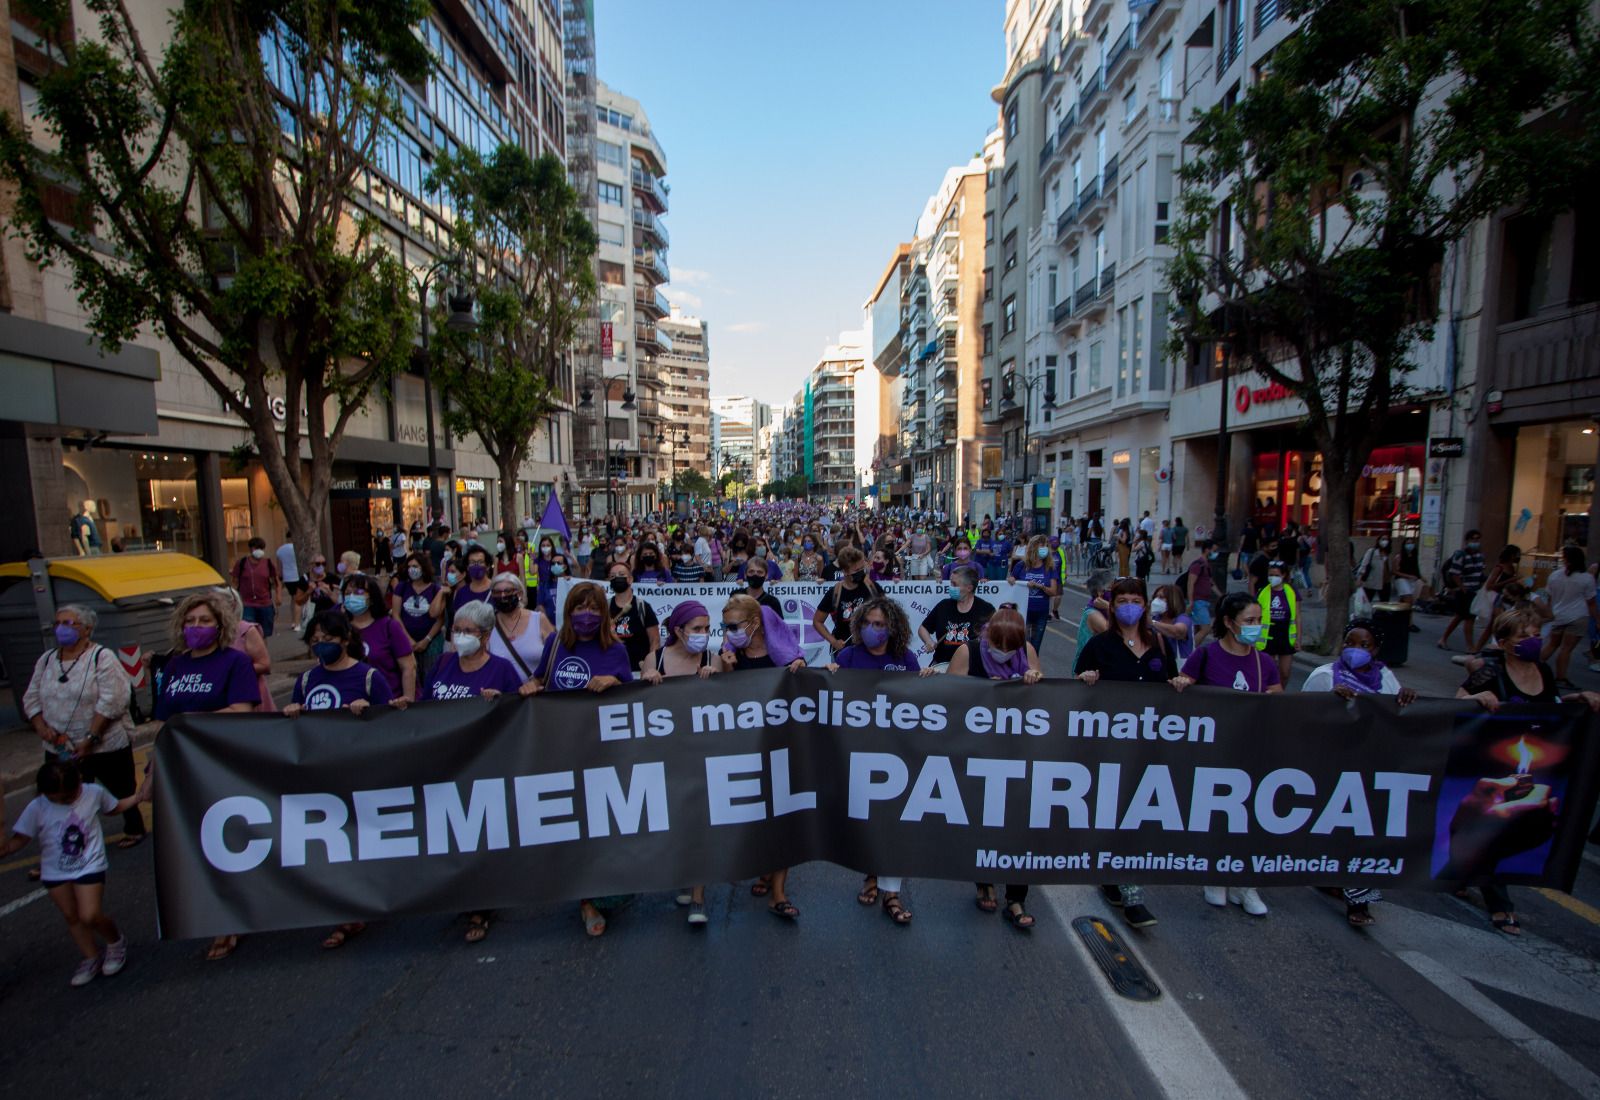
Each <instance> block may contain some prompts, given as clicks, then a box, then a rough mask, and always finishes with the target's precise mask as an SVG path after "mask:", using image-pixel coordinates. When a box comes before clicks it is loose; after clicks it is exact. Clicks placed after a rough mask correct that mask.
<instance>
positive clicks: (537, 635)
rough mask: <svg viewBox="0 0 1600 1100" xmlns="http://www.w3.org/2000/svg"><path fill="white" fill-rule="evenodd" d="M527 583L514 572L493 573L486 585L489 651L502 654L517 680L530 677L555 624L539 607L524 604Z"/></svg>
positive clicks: (496, 654) (542, 654)
mask: <svg viewBox="0 0 1600 1100" xmlns="http://www.w3.org/2000/svg"><path fill="white" fill-rule="evenodd" d="M527 591H528V589H527V587H526V586H525V585H524V584H523V583H522V578H521V577H520V576H519V575H518V574H516V573H500V574H498V575H496V577H495V578H494V581H493V582H492V585H491V587H490V589H489V606H490V607H492V608H493V609H494V629H493V630H492V631H490V633H489V638H488V648H489V652H490V653H492V654H494V655H495V656H496V657H504V658H505V659H506V660H507V661H510V662H511V664H512V666H513V667H514V668H516V670H517V679H518V681H519V682H522V683H526V682H527V681H528V680H531V679H533V670H534V669H536V668H538V667H539V658H541V657H543V656H544V647H545V644H546V642H548V641H549V638H550V635H552V634H554V633H555V630H556V628H555V624H554V623H552V622H551V621H550V620H549V619H548V618H547V617H546V616H545V613H544V611H543V609H542V608H539V607H532V608H529V607H524V606H523V601H524V600H525V599H527Z"/></svg>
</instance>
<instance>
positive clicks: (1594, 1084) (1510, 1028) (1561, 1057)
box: [1395, 951, 1600, 1097]
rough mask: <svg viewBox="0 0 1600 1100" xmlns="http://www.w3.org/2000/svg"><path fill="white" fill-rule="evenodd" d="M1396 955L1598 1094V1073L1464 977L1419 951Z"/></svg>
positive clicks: (1578, 1086) (1564, 1076)
mask: <svg viewBox="0 0 1600 1100" xmlns="http://www.w3.org/2000/svg"><path fill="white" fill-rule="evenodd" d="M1395 957H1396V958H1398V959H1400V960H1401V961H1402V962H1404V963H1405V964H1406V965H1407V966H1409V967H1411V969H1413V970H1415V971H1416V972H1417V973H1418V974H1421V975H1422V976H1423V977H1424V978H1426V979H1428V981H1430V982H1432V983H1433V984H1434V986H1435V987H1437V988H1438V990H1439V991H1440V992H1441V993H1444V994H1445V995H1446V996H1448V997H1450V999H1451V1000H1453V1001H1455V1002H1456V1003H1457V1004H1459V1005H1460V1006H1461V1007H1462V1008H1464V1009H1466V1010H1467V1011H1468V1012H1470V1013H1472V1014H1473V1015H1474V1016H1476V1017H1477V1018H1478V1019H1480V1020H1482V1021H1483V1022H1484V1023H1486V1024H1488V1025H1489V1026H1490V1027H1492V1028H1494V1029H1495V1030H1496V1031H1498V1032H1499V1033H1500V1034H1501V1035H1503V1036H1505V1038H1506V1039H1507V1040H1508V1041H1510V1042H1511V1043H1512V1044H1513V1045H1515V1046H1516V1047H1517V1048H1518V1049H1520V1050H1521V1051H1522V1052H1523V1053H1524V1054H1526V1055H1527V1056H1528V1057H1529V1058H1532V1059H1533V1060H1534V1061H1535V1062H1538V1063H1539V1064H1540V1065H1542V1066H1544V1068H1545V1069H1547V1070H1549V1071H1550V1072H1551V1073H1552V1074H1554V1075H1555V1076H1556V1077H1558V1078H1560V1079H1561V1080H1562V1081H1564V1082H1566V1084H1567V1085H1568V1086H1570V1087H1571V1088H1572V1089H1573V1090H1574V1091H1576V1092H1577V1093H1578V1094H1580V1095H1582V1096H1594V1097H1600V1077H1596V1076H1595V1075H1594V1074H1593V1073H1591V1072H1590V1071H1589V1070H1588V1069H1587V1068H1586V1067H1585V1066H1584V1065H1583V1064H1582V1063H1580V1062H1579V1061H1578V1060H1577V1059H1576V1058H1573V1057H1572V1056H1571V1055H1570V1054H1568V1053H1567V1052H1566V1051H1564V1050H1562V1049H1561V1048H1560V1047H1558V1046H1556V1045H1555V1044H1554V1043H1552V1042H1551V1041H1550V1040H1549V1039H1546V1038H1545V1037H1544V1036H1542V1035H1540V1034H1539V1033H1538V1032H1536V1031H1534V1030H1533V1029H1532V1028H1531V1027H1529V1026H1528V1025H1527V1024H1525V1023H1523V1022H1522V1021H1521V1020H1519V1019H1517V1018H1516V1017H1515V1016H1513V1015H1512V1014H1511V1013H1509V1012H1507V1011H1506V1010H1505V1009H1503V1008H1501V1007H1500V1006H1499V1005H1497V1004H1495V1003H1494V1002H1493V1001H1491V1000H1490V999H1489V998H1487V997H1485V996H1484V995H1483V994H1482V993H1479V992H1478V991H1477V990H1476V989H1474V988H1473V987H1472V983H1471V982H1468V981H1467V980H1466V979H1465V978H1459V977H1457V976H1456V975H1454V974H1452V973H1450V971H1449V970H1447V969H1446V968H1445V967H1444V966H1443V965H1441V964H1440V963H1439V962H1437V961H1436V960H1434V959H1433V958H1432V957H1431V956H1429V955H1425V954H1423V953H1422V952H1420V951H1397V952H1396V953H1395Z"/></svg>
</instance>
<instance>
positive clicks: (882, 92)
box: [595, 0, 1004, 405]
mask: <svg viewBox="0 0 1600 1100" xmlns="http://www.w3.org/2000/svg"><path fill="white" fill-rule="evenodd" d="M595 6H596V8H597V11H596V15H595V54H596V62H597V67H598V69H599V73H600V78H601V79H602V80H604V81H605V82H606V83H607V84H609V85H611V86H612V87H613V88H615V89H616V90H618V91H620V92H622V93H624V94H626V95H630V96H633V97H634V98H636V99H638V100H639V101H640V102H641V103H643V104H644V108H645V112H646V113H647V114H648V115H649V116H650V123H651V126H652V127H654V129H655V133H656V136H657V138H658V139H659V140H660V141H661V143H662V145H663V147H664V148H665V150H666V154H667V160H668V175H667V180H668V182H669V183H670V184H671V185H672V203H671V208H670V210H669V212H668V214H667V227H668V228H669V229H670V230H671V231H672V250H671V252H670V253H669V261H670V263H671V267H672V273H673V274H672V285H671V287H670V288H669V297H673V298H674V300H677V301H679V302H680V304H681V305H682V306H683V307H684V308H685V310H686V311H688V312H692V313H696V314H698V315H699V316H700V317H703V318H704V319H705V320H706V321H707V322H708V323H709V324H710V326H711V392H712V393H714V394H733V393H746V394H750V395H753V396H755V397H758V398H760V399H761V400H763V401H769V402H771V403H773V404H774V405H776V404H779V403H781V402H783V401H786V400H788V399H790V398H792V397H793V395H794V392H795V390H796V389H798V388H799V386H800V383H801V380H802V379H803V377H804V375H805V373H806V371H808V370H809V369H810V368H811V367H812V366H813V365H814V364H815V363H816V361H817V358H818V356H819V355H820V353H821V352H822V349H823V347H824V345H826V344H829V343H833V342H834V340H835V337H836V336H837V334H838V333H839V331H840V330H841V329H854V328H859V327H860V325H861V304H862V302H863V301H864V300H865V299H866V297H867V295H868V294H869V293H871V291H872V288H873V285H874V284H875V282H876V280H877V278H878V276H879V275H880V274H881V273H882V271H883V268H884V266H885V265H886V264H887V263H888V262H889V258H890V257H891V256H892V255H893V252H894V247H895V245H896V244H897V243H899V242H900V241H904V240H909V239H910V237H911V234H912V231H913V230H914V228H915V226H916V219H917V217H918V215H919V214H920V213H921V212H922V205H923V203H924V202H926V201H927V198H928V196H929V195H931V194H932V193H933V192H934V191H935V190H936V189H937V188H938V186H939V183H940V181H941V180H942V179H943V178H944V172H945V169H946V168H948V167H950V166H951V165H954V164H964V163H965V162H966V161H967V160H968V159H970V158H971V157H972V156H973V155H974V154H976V153H979V152H981V150H982V147H983V138H984V135H985V134H986V133H987V132H988V131H989V129H991V128H992V127H993V126H994V121H995V113H996V107H995V104H994V102H993V101H992V100H991V99H990V98H989V89H990V88H991V87H993V85H994V83H995V82H996V81H997V80H999V79H1000V76H1001V68H1002V66H1003V64H1004V57H1003V54H1004V41H1003V33H1004V32H1003V29H1002V20H1003V17H1004V4H1003V2H1002V0H854V2H851V0H817V2H813V3H809V4H793V3H781V2H779V0H744V2H739V3H735V2H730V0H675V2H670V3H669V2H666V0H597V2H596V5H595Z"/></svg>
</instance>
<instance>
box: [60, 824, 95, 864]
mask: <svg viewBox="0 0 1600 1100" xmlns="http://www.w3.org/2000/svg"><path fill="white" fill-rule="evenodd" d="M88 844H89V840H88V837H87V836H86V835H85V832H84V826H83V822H82V821H80V820H78V815H77V814H75V813H74V814H69V815H68V816H67V820H66V821H65V823H63V824H62V826H61V856H60V858H59V859H57V860H56V869H57V870H59V871H76V870H79V869H80V868H81V867H82V866H83V865H84V863H85V862H86V860H85V858H84V854H83V850H84V848H86V847H88Z"/></svg>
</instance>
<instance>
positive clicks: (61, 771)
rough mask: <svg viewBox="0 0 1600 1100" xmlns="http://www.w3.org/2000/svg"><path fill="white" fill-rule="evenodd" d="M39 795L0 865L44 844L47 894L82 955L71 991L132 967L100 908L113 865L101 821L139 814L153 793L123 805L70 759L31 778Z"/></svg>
mask: <svg viewBox="0 0 1600 1100" xmlns="http://www.w3.org/2000/svg"><path fill="white" fill-rule="evenodd" d="M34 788H35V789H36V790H37V791H38V794H37V795H36V796H35V797H34V799H33V801H32V802H30V803H28V805H27V808H26V809H24V810H23V811H22V815H21V816H20V817H18V818H17V823H16V824H15V825H13V826H12V828H11V835H10V836H9V837H7V838H6V841H5V843H4V844H0V859H4V858H5V857H6V856H9V855H11V854H13V853H15V852H19V851H21V850H22V849H23V848H25V847H27V845H28V842H29V841H30V840H32V839H33V838H34V837H38V838H39V866H40V867H41V868H42V869H43V878H44V887H45V890H46V891H48V892H49V895H50V900H51V901H52V902H54V903H55V907H56V908H57V909H59V910H60V911H61V915H62V917H63V918H65V919H66V922H67V931H68V932H69V933H70V934H71V936H72V942H73V943H74V944H76V945H77V947H78V952H79V954H81V955H82V956H83V959H82V961H81V962H79V963H78V967H77V969H76V970H74V971H73V972H72V985H73V986H83V985H88V984H89V983H90V982H92V981H94V980H95V978H97V977H99V976H100V975H101V974H104V975H106V977H110V976H111V975H113V974H116V973H117V972H118V971H120V970H121V969H122V968H123V966H125V965H126V964H127V961H128V941H127V940H126V939H125V938H124V937H123V935H122V932H121V930H120V929H118V928H117V925H116V922H115V921H113V920H112V919H111V917H110V916H109V915H108V914H107V913H106V912H105V910H104V908H103V906H104V902H105V892H106V868H107V866H108V864H107V862H106V843H105V834H104V833H103V832H102V831H101V828H100V816H101V815H102V814H125V813H129V812H133V813H137V812H138V810H137V809H136V808H135V807H137V806H138V805H139V803H140V802H147V801H149V799H150V788H149V785H148V784H146V785H143V786H141V787H140V789H139V790H138V791H136V792H135V793H133V794H130V795H128V797H126V798H123V799H118V798H116V797H115V796H113V795H112V794H111V792H110V791H108V790H106V789H105V788H104V787H102V786H101V785H100V784H98V783H85V782H84V781H83V776H82V774H81V773H80V771H79V770H78V765H77V764H76V763H74V762H73V761H71V760H52V761H49V762H47V763H46V764H45V765H44V767H42V768H40V769H39V773H38V775H37V776H36V777H35V778H34ZM97 937H98V938H97ZM101 940H104V941H105V945H106V946H105V950H104V951H103V952H102V951H101V950H100V941H101Z"/></svg>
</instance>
